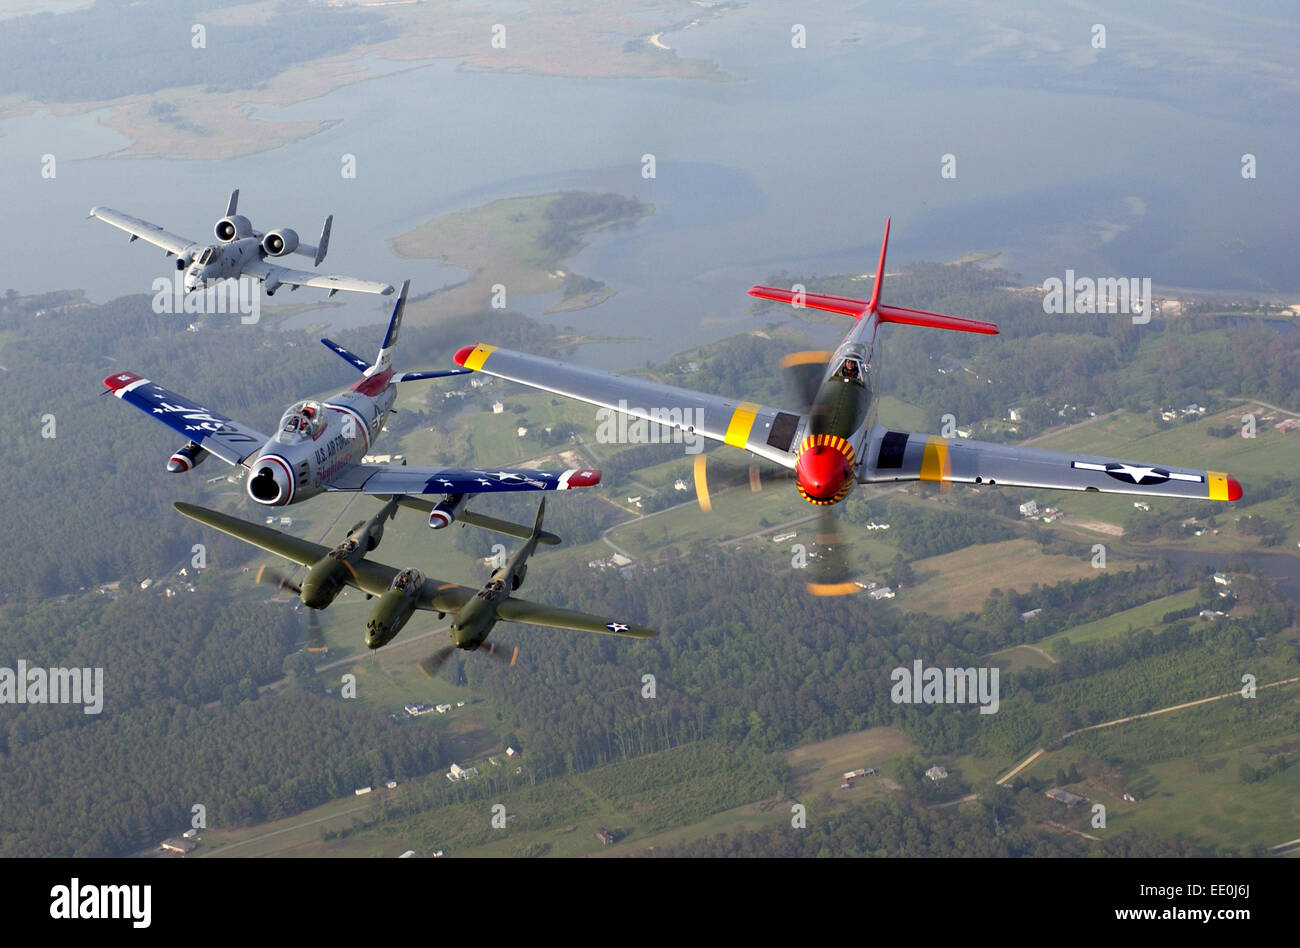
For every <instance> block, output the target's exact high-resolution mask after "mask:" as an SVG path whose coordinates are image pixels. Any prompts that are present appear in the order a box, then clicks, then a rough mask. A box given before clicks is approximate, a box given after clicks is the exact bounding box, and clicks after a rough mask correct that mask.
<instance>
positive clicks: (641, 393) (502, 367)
mask: <svg viewBox="0 0 1300 948" xmlns="http://www.w3.org/2000/svg"><path fill="white" fill-rule="evenodd" d="M455 358H456V363H457V364H458V365H463V366H465V367H466V368H469V369H474V370H476V371H479V372H486V373H487V374H488V375H495V376H497V377H498V378H503V379H508V380H509V381H511V382H518V383H520V384H521V385H528V386H530V387H532V388H539V389H542V390H543V391H547V392H554V393H555V394H557V395H564V396H565V397H567V398H576V399H577V400H578V401H582V402H587V403H588V404H590V405H599V406H600V407H601V408H608V409H611V410H613V411H617V412H623V413H624V414H628V415H631V416H632V417H634V418H642V419H645V420H646V421H650V422H654V423H657V424H660V425H664V426H665V427H669V428H677V429H681V430H683V431H685V432H687V433H688V434H699V435H702V436H704V437H706V438H709V439H711V440H713V441H721V442H723V443H724V444H729V445H731V446H732V447H736V448H743V449H744V450H746V451H750V452H752V453H753V454H757V455H758V456H759V457H761V458H766V459H767V460H769V461H774V462H775V463H777V464H780V465H782V466H783V467H789V468H792V467H794V462H795V455H794V451H793V450H791V449H792V447H793V446H794V435H795V431H796V430H797V429H798V427H799V424H800V422H801V421H802V420H803V419H802V416H801V415H797V414H794V413H792V412H786V411H781V410H779V409H776V408H766V407H764V406H762V405H759V404H756V403H754V402H747V401H741V400H737V399H728V398H722V397H720V396H717V395H705V394H703V393H701V392H692V391H690V390H689V389H685V388H677V387H676V386H672V385H661V384H660V383H658V382H652V381H650V380H648V379H641V378H635V377H631V376H625V375H615V374H614V373H613V372H605V371H602V370H601V369H590V368H587V367H585V366H577V365H568V364H566V363H564V362H557V361H556V360H555V359H546V358H543V357H541V356H535V355H527V354H525V353H522V352H511V351H510V350H508V349H498V348H497V347H496V346H489V345H485V344H483V343H480V344H479V345H477V346H466V347H465V348H463V349H461V350H460V351H459V352H457V353H456V356H455Z"/></svg>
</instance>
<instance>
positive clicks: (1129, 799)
mask: <svg viewBox="0 0 1300 948" xmlns="http://www.w3.org/2000/svg"><path fill="white" fill-rule="evenodd" d="M1124 802H1125V803H1137V802H1138V801H1137V797H1135V796H1133V794H1131V793H1125V794H1124Z"/></svg>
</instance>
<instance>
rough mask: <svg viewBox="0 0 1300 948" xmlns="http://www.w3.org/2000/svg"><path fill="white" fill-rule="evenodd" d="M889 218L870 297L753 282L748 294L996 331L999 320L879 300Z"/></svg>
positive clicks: (888, 318) (857, 315)
mask: <svg viewBox="0 0 1300 948" xmlns="http://www.w3.org/2000/svg"><path fill="white" fill-rule="evenodd" d="M889 223H890V222H889V221H888V220H886V221H885V237H884V240H882V241H881V242H880V262H879V263H877V264H876V284H875V286H874V287H872V289H871V299H869V300H858V299H853V298H852V297H848V296H829V295H827V294H825V293H803V292H799V293H796V292H794V291H793V290H783V289H781V288H780V287H776V286H751V287H750V288H749V295H750V296H756V297H758V298H759V299H763V300H772V301H773V302H776V303H789V304H790V305H792V306H794V307H796V308H798V307H802V306H806V307H808V308H809V309H820V310H823V311H825V312H827V313H839V314H840V315H841V316H852V317H853V318H854V319H862V318H863V317H864V316H869V315H871V314H873V313H874V314H875V316H876V319H877V320H878V321H879V322H882V323H903V324H905V325H908V326H928V327H929V328H931V329H956V330H959V331H961V332H978V333H985V334H987V335H991V336H992V335H997V332H998V327H997V324H996V323H989V322H984V321H983V320H979V319H963V318H961V317H960V316H945V315H943V314H942V313H927V312H926V311H925V310H922V309H908V308H907V307H905V306H890V305H888V304H886V303H881V302H880V291H881V288H882V287H883V286H884V285H885V254H886V252H887V251H888V250H889Z"/></svg>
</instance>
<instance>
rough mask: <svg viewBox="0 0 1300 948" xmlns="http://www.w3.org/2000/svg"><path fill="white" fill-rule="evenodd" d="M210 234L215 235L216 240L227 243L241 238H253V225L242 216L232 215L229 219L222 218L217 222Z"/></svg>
mask: <svg viewBox="0 0 1300 948" xmlns="http://www.w3.org/2000/svg"><path fill="white" fill-rule="evenodd" d="M212 232H213V233H214V234H216V235H217V240H224V241H226V242H227V243H229V242H230V241H232V240H238V239H240V238H241V237H252V236H253V224H252V222H251V221H250V220H249V219H248V218H247V217H245V216H244V215H243V214H232V215H231V216H230V217H223V218H221V220H219V221H217V223H216V226H215V227H213V228H212Z"/></svg>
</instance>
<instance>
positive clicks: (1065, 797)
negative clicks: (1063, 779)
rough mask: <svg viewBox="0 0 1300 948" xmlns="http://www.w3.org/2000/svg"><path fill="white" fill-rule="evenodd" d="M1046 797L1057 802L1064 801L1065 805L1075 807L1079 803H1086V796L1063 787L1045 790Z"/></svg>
mask: <svg viewBox="0 0 1300 948" xmlns="http://www.w3.org/2000/svg"><path fill="white" fill-rule="evenodd" d="M1047 798H1048V799H1049V800H1055V801H1056V802H1057V803H1064V804H1065V805H1066V806H1069V807H1075V806H1078V805H1079V804H1080V803H1087V802H1088V798H1087V797H1081V796H1079V795H1078V794H1077V793H1071V792H1070V791H1069V790H1066V789H1065V788H1064V787H1053V788H1052V789H1051V790H1048V791H1047Z"/></svg>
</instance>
